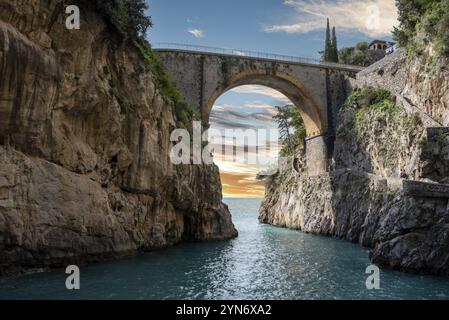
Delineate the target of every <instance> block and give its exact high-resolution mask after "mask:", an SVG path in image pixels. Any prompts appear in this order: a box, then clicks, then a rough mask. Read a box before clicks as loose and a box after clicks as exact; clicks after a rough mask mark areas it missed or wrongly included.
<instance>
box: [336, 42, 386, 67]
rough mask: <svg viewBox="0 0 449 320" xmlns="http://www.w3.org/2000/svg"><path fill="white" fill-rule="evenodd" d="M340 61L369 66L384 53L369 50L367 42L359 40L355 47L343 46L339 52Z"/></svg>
mask: <svg viewBox="0 0 449 320" xmlns="http://www.w3.org/2000/svg"><path fill="white" fill-rule="evenodd" d="M338 57H339V59H340V63H345V64H350V65H355V66H362V67H367V66H369V65H371V64H373V63H374V62H376V61H379V60H380V59H382V58H383V57H384V55H382V54H379V52H378V51H373V50H369V48H368V43H367V42H359V43H358V44H357V45H356V46H355V47H348V48H343V49H341V50H340V51H339V52H338Z"/></svg>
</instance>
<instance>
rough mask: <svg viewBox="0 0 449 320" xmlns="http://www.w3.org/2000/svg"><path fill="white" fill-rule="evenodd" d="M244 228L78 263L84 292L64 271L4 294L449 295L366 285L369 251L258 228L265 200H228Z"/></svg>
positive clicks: (417, 287) (414, 283) (442, 283)
mask: <svg viewBox="0 0 449 320" xmlns="http://www.w3.org/2000/svg"><path fill="white" fill-rule="evenodd" d="M225 202H227V203H228V204H229V207H230V209H231V212H232V214H233V219H234V222H235V224H236V227H237V229H238V230H239V232H240V236H239V238H238V239H235V240H232V241H228V242H223V243H196V244H183V245H179V246H177V247H173V248H169V249H166V250H161V251H155V252H151V253H148V254H146V255H144V256H141V257H137V258H133V259H127V260H122V261H118V262H112V263H104V264H98V265H92V266H88V267H82V268H81V290H79V291H69V290H67V289H65V277H66V275H65V273H64V270H56V271H54V272H50V273H42V274H35V275H30V276H25V277H21V278H18V279H6V280H5V279H3V280H0V298H1V299H449V278H444V277H429V276H416V275H408V274H403V273H399V272H393V271H389V270H382V271H381V274H380V286H381V289H380V290H367V289H366V285H365V281H366V278H367V276H368V275H366V274H365V270H366V267H367V266H368V265H370V261H369V260H368V251H367V250H366V249H363V248H361V247H359V246H357V245H354V244H351V243H348V242H345V241H339V240H335V239H330V238H326V237H319V236H313V235H307V234H304V233H301V232H297V231H291V230H286V229H279V228H274V227H270V226H265V225H260V224H258V221H257V211H258V208H259V205H260V200H243V199H226V200H225Z"/></svg>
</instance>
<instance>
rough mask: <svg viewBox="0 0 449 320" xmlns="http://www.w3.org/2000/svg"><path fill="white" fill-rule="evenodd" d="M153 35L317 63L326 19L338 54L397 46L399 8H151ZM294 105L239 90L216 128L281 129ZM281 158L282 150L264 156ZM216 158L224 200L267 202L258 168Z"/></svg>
mask: <svg viewBox="0 0 449 320" xmlns="http://www.w3.org/2000/svg"><path fill="white" fill-rule="evenodd" d="M147 2H148V4H149V7H150V9H149V12H148V14H149V15H150V16H151V17H152V20H153V25H154V26H153V28H152V29H151V30H150V31H149V33H148V39H149V41H150V42H151V43H152V44H153V45H154V46H156V47H157V46H158V45H157V44H158V43H163V42H165V43H179V44H189V45H201V46H212V47H219V48H227V49H240V50H249V51H258V52H263V53H276V54H283V55H290V56H298V57H306V58H315V59H318V58H319V57H320V55H319V51H322V50H323V48H324V37H325V27H326V19H327V18H329V20H330V23H331V25H332V26H335V27H336V30H337V39H338V45H339V48H342V47H348V46H354V45H355V44H356V43H358V42H360V41H368V42H369V41H371V40H374V39H383V40H392V37H391V31H392V30H393V26H395V25H397V10H396V7H395V1H394V0H365V1H360V0H226V1H223V0H220V1H219V0H147ZM286 104H290V102H289V101H288V99H287V98H285V97H284V96H283V95H282V94H280V93H279V92H277V91H274V90H271V89H269V88H266V87H261V86H256V85H251V86H244V87H239V88H235V89H233V90H231V91H230V92H227V93H225V94H224V95H222V96H221V97H220V98H219V99H218V100H217V101H216V103H215V106H214V108H213V110H212V114H211V127H212V128H217V129H220V130H224V129H225V128H242V129H245V128H258V129H260V128H266V129H269V128H276V124H275V123H274V121H273V120H272V119H271V117H272V115H274V113H275V108H274V106H283V105H286ZM266 156H267V157H276V156H277V150H270V151H269V152H267V155H266ZM227 160H229V159H222V157H221V156H220V155H219V154H215V162H216V163H217V165H218V166H219V167H220V171H221V178H222V182H223V187H224V195H225V196H228V197H262V196H263V191H264V188H263V185H262V184H261V183H260V182H258V181H256V180H255V175H256V174H257V172H258V170H261V168H260V166H254V165H242V164H241V163H236V162H235V161H227Z"/></svg>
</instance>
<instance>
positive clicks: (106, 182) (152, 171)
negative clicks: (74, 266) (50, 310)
mask: <svg viewBox="0 0 449 320" xmlns="http://www.w3.org/2000/svg"><path fill="white" fill-rule="evenodd" d="M62 4H63V1H59V0H51V1H28V2H27V3H24V2H18V1H12V0H11V1H10V0H2V1H1V2H0V164H1V165H0V274H9V273H16V272H20V271H22V270H24V269H34V268H45V267H53V266H62V265H65V264H67V263H87V262H92V261H100V260H104V259H111V258H116V257H122V256H127V255H132V254H137V253H140V252H143V251H145V250H149V249H152V248H159V247H164V246H169V245H173V244H176V243H178V242H180V241H183V240H185V241H202V240H224V239H229V238H232V237H235V236H236V235H237V232H236V230H235V228H234V226H233V224H232V221H231V216H230V213H229V210H228V209H227V207H226V205H225V204H223V203H222V195H221V182H220V179H219V173H218V169H217V168H216V167H215V166H206V165H204V166H203V165H200V166H193V165H192V166H188V165H185V166H174V165H172V164H171V162H170V158H169V154H170V148H171V142H170V133H171V132H172V130H173V129H175V127H176V123H177V119H176V116H175V115H174V114H173V112H172V107H171V106H170V105H169V104H168V103H166V102H165V101H164V99H163V98H162V96H161V95H160V94H159V92H158V90H157V88H156V86H155V82H154V77H153V75H152V73H151V72H149V71H147V70H146V69H145V67H144V65H143V62H142V61H141V58H140V56H139V54H138V52H137V51H136V50H135V48H134V47H132V46H131V45H128V44H125V43H121V42H119V41H117V40H116V39H115V36H114V33H113V32H112V31H111V30H110V28H108V26H107V25H106V23H105V22H104V21H103V20H102V19H101V18H100V17H99V16H98V15H97V14H96V13H95V12H91V11H89V10H87V9H86V10H82V14H81V19H82V21H81V30H67V29H65V18H66V16H65V14H64V10H63V6H62Z"/></svg>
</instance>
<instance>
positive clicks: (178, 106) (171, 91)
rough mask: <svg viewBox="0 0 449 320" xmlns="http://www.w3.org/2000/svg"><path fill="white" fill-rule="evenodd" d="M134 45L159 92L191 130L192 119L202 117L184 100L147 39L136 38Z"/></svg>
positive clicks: (177, 116) (178, 117)
mask: <svg viewBox="0 0 449 320" xmlns="http://www.w3.org/2000/svg"><path fill="white" fill-rule="evenodd" d="M133 43H134V46H135V47H136V48H137V49H138V50H139V52H140V54H141V56H142V58H143V59H144V62H145V65H146V67H147V69H148V70H150V71H151V72H152V74H153V76H154V78H155V79H154V80H155V84H156V87H157V89H158V90H159V93H160V94H161V95H162V97H163V98H164V99H165V101H166V102H167V103H169V104H171V105H172V106H173V111H174V113H175V115H176V118H177V120H178V121H179V122H181V123H183V124H184V125H185V126H186V128H188V129H189V130H191V129H192V121H193V120H199V119H200V117H199V115H198V114H196V113H195V112H194V111H193V109H192V108H191V107H190V106H189V105H188V104H186V103H185V102H183V101H182V96H181V93H180V92H179V91H178V89H176V87H175V85H174V84H173V82H172V81H171V79H170V75H169V74H168V72H167V71H166V69H165V67H164V65H163V63H162V62H161V60H160V59H159V58H158V57H157V56H156V55H155V54H154V52H153V50H151V46H150V44H149V43H147V42H146V41H145V40H137V39H136V40H134V41H133Z"/></svg>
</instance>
